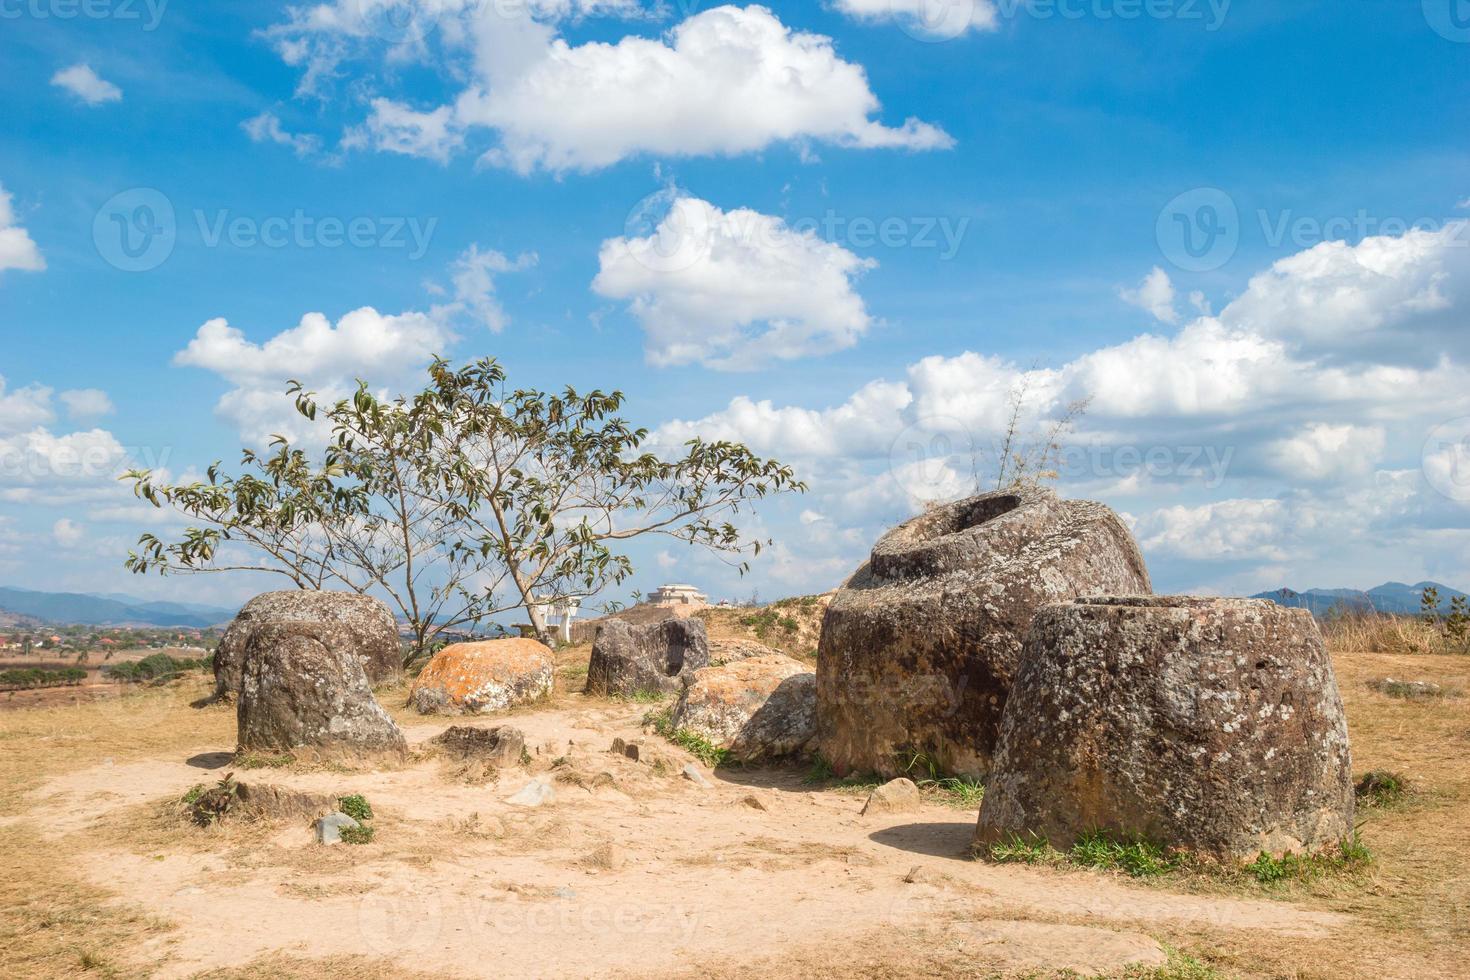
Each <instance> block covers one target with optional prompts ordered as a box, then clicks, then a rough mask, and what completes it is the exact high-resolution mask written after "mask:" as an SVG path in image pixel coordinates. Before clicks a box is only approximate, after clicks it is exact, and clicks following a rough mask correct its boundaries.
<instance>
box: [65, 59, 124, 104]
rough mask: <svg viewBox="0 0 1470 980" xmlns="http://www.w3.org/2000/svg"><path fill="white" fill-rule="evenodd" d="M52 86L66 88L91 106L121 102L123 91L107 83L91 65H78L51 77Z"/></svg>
mask: <svg viewBox="0 0 1470 980" xmlns="http://www.w3.org/2000/svg"><path fill="white" fill-rule="evenodd" d="M51 84H52V85H55V86H56V87H58V88H64V89H66V90H67V91H68V92H70V93H71V94H72V95H75V96H76V97H77V98H79V99H81V100H82V101H83V102H85V103H87V105H90V106H98V105H102V104H104V103H107V102H121V101H122V89H120V88H118V87H117V86H116V85H114V84H112V83H111V82H109V81H105V80H104V79H103V78H101V76H99V75H98V74H97V73H96V72H95V71H93V70H92V66H91V65H87V64H77V65H72V66H71V67H70V68H66V69H63V70H61V71H59V72H57V73H56V74H55V75H52V76H51Z"/></svg>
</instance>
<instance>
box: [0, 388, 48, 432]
mask: <svg viewBox="0 0 1470 980" xmlns="http://www.w3.org/2000/svg"><path fill="white" fill-rule="evenodd" d="M51 394H52V392H51V389H50V388H47V387H45V386H43V385H36V384H31V385H26V386H25V387H24V388H19V389H16V390H15V391H8V390H6V385H5V376H4V375H0V436H3V435H8V434H13V433H16V432H25V431H27V430H29V429H33V428H36V427H37V426H42V425H45V424H47V423H48V422H50V421H51V420H52V419H53V418H55V413H54V412H52V410H51Z"/></svg>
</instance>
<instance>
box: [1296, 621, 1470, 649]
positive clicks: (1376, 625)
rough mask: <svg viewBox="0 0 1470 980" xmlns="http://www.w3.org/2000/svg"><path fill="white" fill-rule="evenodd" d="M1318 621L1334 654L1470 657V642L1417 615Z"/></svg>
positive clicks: (1328, 646)
mask: <svg viewBox="0 0 1470 980" xmlns="http://www.w3.org/2000/svg"><path fill="white" fill-rule="evenodd" d="M1318 622H1320V623H1321V626H1322V635H1323V637H1324V638H1325V639H1326V640H1327V648H1328V649H1329V650H1332V651H1334V652H1352V653H1446V654H1470V643H1467V641H1465V640H1456V639H1454V638H1453V637H1451V636H1450V635H1449V634H1448V633H1447V632H1446V631H1445V630H1444V628H1443V627H1442V626H1431V625H1429V624H1428V623H1426V622H1424V621H1423V620H1422V619H1419V618H1417V617H1414V616H1390V615H1387V614H1384V613H1362V612H1350V613H1344V614H1342V615H1333V616H1329V617H1327V618H1326V619H1323V620H1319V621H1318Z"/></svg>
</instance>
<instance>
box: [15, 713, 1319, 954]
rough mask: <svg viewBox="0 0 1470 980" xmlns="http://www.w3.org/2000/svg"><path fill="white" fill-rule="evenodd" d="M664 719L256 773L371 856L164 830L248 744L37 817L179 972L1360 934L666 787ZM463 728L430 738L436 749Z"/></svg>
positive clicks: (1110, 949)
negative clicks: (532, 805)
mask: <svg viewBox="0 0 1470 980" xmlns="http://www.w3.org/2000/svg"><path fill="white" fill-rule="evenodd" d="M643 711H644V709H643V708H641V707H636V706H617V705H614V706H610V707H609V706H598V707H588V706H585V705H582V704H577V703H572V704H567V705H563V706H560V707H557V708H555V709H552V710H545V711H540V712H536V713H532V714H520V715H518V716H516V717H515V718H513V719H511V720H512V722H513V723H514V724H516V725H517V726H518V727H520V728H522V729H523V730H524V731H525V732H526V733H527V736H528V739H527V741H528V744H529V745H531V746H534V747H536V749H537V751H536V754H535V757H534V759H533V762H532V765H531V766H530V769H531V770H532V771H531V772H526V771H523V770H514V771H512V772H510V773H507V774H506V775H505V776H503V777H502V779H501V780H500V782H499V784H498V785H489V786H473V785H466V784H463V783H461V782H457V781H455V780H454V779H453V778H452V776H451V775H450V774H449V773H447V772H446V771H445V770H444V769H443V768H442V765H443V764H442V763H441V762H440V761H437V760H434V759H421V760H418V761H415V762H413V763H412V764H410V765H407V766H405V767H403V768H401V769H396V770H390V771H378V772H356V773H354V772H340V771H338V772H333V771H323V770H319V771H293V770H285V769H281V770H256V771H251V772H248V773H240V774H239V776H240V778H242V779H244V780H247V781H250V780H252V779H253V780H256V781H261V782H270V783H276V784H280V785H288V786H291V787H294V788H299V789H303V790H311V791H321V792H332V793H345V792H359V793H363V794H364V795H366V796H367V797H368V798H369V800H371V802H372V804H373V807H374V809H375V810H376V811H377V818H376V820H375V823H376V825H377V840H376V841H375V842H374V843H372V844H368V845H364V846H359V847H351V846H342V847H336V848H320V847H316V846H314V845H312V844H311V842H310V832H309V830H307V829H306V828H304V827H285V828H281V827H277V828H275V829H273V830H272V831H270V832H269V833H260V832H252V831H248V830H242V829H239V828H236V829H229V828H226V829H211V830H199V829H195V828H190V827H185V826H182V825H180V824H179V822H178V821H177V820H169V819H166V818H164V817H162V816H160V815H159V813H158V811H159V806H160V801H164V800H167V799H171V798H177V797H178V796H180V795H181V794H182V793H183V792H184V791H185V790H187V789H188V787H189V786H191V785H193V784H195V783H199V782H201V781H208V780H211V779H214V778H218V776H219V775H221V774H222V769H221V767H223V766H224V765H226V764H227V763H228V756H226V755H225V754H224V753H225V751H226V750H228V749H229V748H230V746H228V745H223V744H196V745H192V746H188V747H187V748H183V749H180V750H179V751H177V752H169V753H167V754H162V755H156V756H151V757H148V758H144V759H139V760H135V761H130V762H123V763H117V764H104V765H99V766H92V767H89V768H85V769H81V770H79V771H75V772H72V773H69V774H67V775H64V776H60V777H57V778H54V779H51V780H49V781H47V782H46V783H45V784H44V785H42V786H41V787H40V788H39V789H38V790H37V791H36V792H35V793H34V794H32V799H34V800H36V801H37V802H36V805H34V806H33V807H31V808H30V809H29V811H28V812H27V813H25V815H24V816H23V817H16V818H12V821H19V820H24V821H25V822H26V823H27V824H28V825H29V826H32V827H34V828H37V829H39V830H40V831H41V832H43V833H44V834H45V835H46V836H47V837H48V838H50V839H52V840H54V841H56V842H57V844H58V846H60V847H63V848H65V849H66V850H67V852H68V853H72V854H75V855H76V856H75V861H74V864H75V866H76V868H78V869H79V871H80V873H81V874H82V875H83V876H84V877H85V878H86V879H87V880H88V881H90V882H91V883H94V884H96V885H99V886H103V887H105V888H107V889H109V890H110V891H112V892H114V893H116V894H117V895H119V896H120V897H121V898H122V899H124V900H126V901H129V902H133V903H136V904H137V905H139V906H142V907H143V908H145V909H146V910H147V911H149V912H151V913H156V914H158V915H161V916H163V917H165V918H167V919H168V920H170V921H172V922H173V923H174V924H175V926H176V927H177V928H175V929H173V930H170V931H162V932H159V933H158V934H157V935H155V936H153V937H152V938H150V939H148V940H147V941H146V945H145V947H144V948H143V949H142V950H141V951H140V952H141V954H142V955H143V956H144V957H146V958H147V959H148V960H151V961H152V962H153V963H155V964H157V967H156V968H157V971H158V974H159V975H161V976H166V977H176V976H187V975H190V974H192V973H194V972H197V971H200V970H206V969H210V968H217V967H238V966H242V965H245V964H249V963H251V962H252V961H256V960H257V959H258V958H260V957H263V956H266V955H267V954H272V953H285V954H289V955H295V956H301V957H313V958H317V957H326V956H333V955H367V956H370V957H374V958H380V959H385V960H390V961H392V962H393V963H395V964H396V965H398V966H399V967H402V968H405V969H412V970H417V971H424V972H427V973H439V974H445V975H455V976H487V975H493V976H546V977H556V976H587V975H608V974H626V975H639V976H647V975H650V974H657V973H661V972H683V971H688V970H691V969H693V968H695V967H698V968H700V969H706V968H707V969H709V970H715V969H716V968H717V967H719V966H720V965H722V964H725V965H728V964H739V963H742V962H749V961H750V960H751V958H752V957H753V956H755V955H757V954H758V955H761V956H780V955H783V954H784V953H793V954H794V953H796V952H798V951H802V950H811V949H814V948H816V949H819V948H822V947H829V946H834V945H836V946H839V947H840V946H843V945H847V944H851V943H852V942H853V941H854V939H855V938H856V937H862V936H867V935H897V936H901V935H908V934H912V933H914V932H915V931H916V930H917V931H924V930H927V931H929V932H933V931H934V930H939V931H940V933H941V934H942V937H943V941H944V942H946V943H949V944H951V945H954V946H956V947H957V948H960V949H962V950H964V951H965V952H966V955H967V956H969V957H971V959H972V961H973V962H975V963H977V964H988V965H989V968H991V969H994V970H996V971H1001V972H1004V971H1010V970H1031V971H1035V970H1041V971H1054V970H1059V969H1074V970H1078V971H1079V972H1107V971H1116V970H1119V969H1122V968H1123V967H1124V966H1126V965H1127V964H1129V963H1137V964H1142V965H1150V966H1157V965H1159V964H1161V963H1163V962H1164V954H1163V953H1162V952H1161V950H1160V946H1159V944H1158V943H1157V942H1156V941H1155V940H1154V939H1152V938H1150V937H1149V936H1148V935H1146V933H1150V932H1158V931H1160V930H1163V931H1182V932H1185V933H1190V934H1195V933H1215V932H1220V931H1225V932H1231V933H1236V932H1240V933H1249V934H1258V935H1259V936H1260V939H1261V941H1263V942H1265V941H1270V940H1272V939H1273V938H1274V939H1281V938H1285V937H1311V938H1317V939H1325V938H1327V937H1330V936H1331V935H1332V934H1333V932H1334V930H1337V929H1340V928H1342V927H1343V926H1344V925H1345V924H1346V923H1347V919H1346V918H1345V917H1343V916H1341V915H1338V914H1335V913H1330V912H1322V911H1312V910H1307V909H1303V908H1298V907H1294V906H1292V905H1289V904H1285V903H1281V902H1274V901H1255V900H1241V899H1233V898H1219V897H1209V896H1200V895H1179V894H1171V893H1169V892H1167V891H1164V890H1162V889H1159V888H1148V887H1138V886H1132V885H1129V884H1127V883H1126V882H1123V881H1121V880H1119V879H1116V878H1113V877H1109V876H1104V875H1098V874H1085V873H1066V874H1062V873H1056V872H1051V871H1047V870H1033V869H1027V868H1017V867H1014V866H995V865H988V864H984V863H979V862H975V861H972V860H969V859H968V857H967V853H966V852H967V847H968V844H969V838H970V832H971V830H972V828H973V822H974V816H975V815H974V814H973V813H971V812H968V811H963V810H957V809H952V808H949V807H946V806H940V805H931V806H926V807H925V808H924V810H923V811H922V812H921V813H917V814H909V815H905V816H902V817H897V818H892V817H890V818H865V817H862V816H860V815H859V810H860V809H861V806H862V798H861V797H858V796H854V795H852V794H850V793H845V792H840V791H835V790H814V789H812V788H810V787H808V786H805V785H803V783H802V781H801V778H800V774H799V773H797V772H795V771H791V770H759V771H749V770H746V771H742V770H735V771H733V772H730V773H725V772H723V771H722V772H721V773H720V774H719V775H711V777H710V778H711V782H712V784H713V785H711V786H710V787H708V788H701V787H699V786H697V785H695V784H694V783H693V782H690V781H688V780H686V779H683V778H681V777H680V776H679V775H678V770H679V767H681V766H682V765H683V764H684V763H685V762H686V761H688V757H687V756H685V755H683V754H682V753H681V752H679V751H678V750H676V749H673V748H669V747H663V746H661V747H658V748H657V749H656V751H655V753H654V754H661V755H663V756H666V757H667V759H668V760H669V764H668V765H667V766H665V767H664V769H665V771H664V772H663V773H660V772H658V771H656V770H655V767H654V766H652V765H650V764H649V762H648V760H647V759H646V758H645V761H644V762H641V763H635V762H632V761H630V760H627V759H624V758H623V757H621V756H614V755H612V754H609V753H608V752H606V751H605V749H606V748H607V746H608V745H609V743H610V742H611V740H612V738H613V737H614V736H624V737H629V738H631V737H638V736H640V734H641V733H640V728H639V720H640V718H641V716H642V714H643ZM482 723H485V724H489V723H490V722H482ZM447 724H448V723H447V722H446V723H445V724H436V725H423V724H415V725H414V726H412V727H411V728H409V729H408V730H407V735H408V736H409V740H410V742H411V743H414V744H415V745H421V744H422V743H424V742H425V741H426V740H427V739H428V738H430V737H431V736H433V735H434V734H437V733H438V732H439V731H440V730H442V729H443V728H444V727H445V725H447ZM554 762H560V764H559V765H557V766H556V767H555V768H554V769H553V768H552V766H553V763H554ZM603 773H606V774H607V775H608V776H609V777H611V778H610V780H609V779H606V778H603V777H602V776H601V774H603ZM533 775H542V776H546V777H548V778H553V779H555V780H556V781H555V783H554V785H555V788H556V794H557V795H556V800H555V802H554V803H552V804H550V805H548V806H545V807H542V808H539V809H534V810H523V809H519V808H517V807H514V806H511V805H510V804H508V803H506V802H505V797H507V796H509V795H510V794H511V793H513V792H514V791H515V790H517V789H519V788H520V787H521V786H522V785H524V784H525V782H527V781H528V780H529V779H530V778H531V777H532V776H533ZM579 784H580V785H579ZM134 958H136V957H134Z"/></svg>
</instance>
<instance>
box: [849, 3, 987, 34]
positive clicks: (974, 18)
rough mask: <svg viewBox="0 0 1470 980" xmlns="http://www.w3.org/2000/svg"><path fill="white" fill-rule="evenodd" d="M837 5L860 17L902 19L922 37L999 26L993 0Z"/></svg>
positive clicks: (861, 18) (866, 18)
mask: <svg viewBox="0 0 1470 980" xmlns="http://www.w3.org/2000/svg"><path fill="white" fill-rule="evenodd" d="M836 6H837V9H838V10H840V11H842V12H843V13H845V14H847V15H849V16H851V17H855V18H857V19H858V20H864V21H887V20H896V21H899V22H900V23H902V24H903V25H904V26H905V27H907V28H908V29H910V30H912V31H914V32H915V33H916V34H919V35H920V36H929V37H940V38H951V37H958V36H960V35H961V34H964V33H965V32H967V31H993V30H995V29H996V27H997V26H998V24H997V21H998V14H997V10H996V7H995V4H994V3H993V2H992V0H836Z"/></svg>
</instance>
